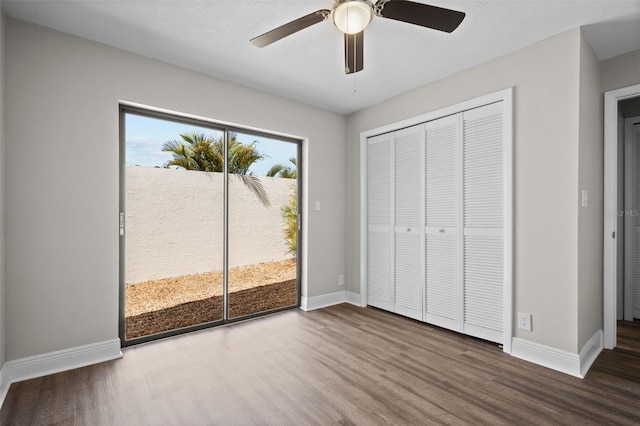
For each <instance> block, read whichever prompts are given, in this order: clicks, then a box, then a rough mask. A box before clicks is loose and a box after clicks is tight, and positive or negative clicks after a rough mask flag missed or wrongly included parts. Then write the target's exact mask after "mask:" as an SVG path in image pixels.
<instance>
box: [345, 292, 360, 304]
mask: <svg viewBox="0 0 640 426" xmlns="http://www.w3.org/2000/svg"><path fill="white" fill-rule="evenodd" d="M345 293H346V297H347V300H346V302H347V303H349V304H351V305H356V306H362V299H361V298H360V295H359V294H358V293H354V292H352V291H345Z"/></svg>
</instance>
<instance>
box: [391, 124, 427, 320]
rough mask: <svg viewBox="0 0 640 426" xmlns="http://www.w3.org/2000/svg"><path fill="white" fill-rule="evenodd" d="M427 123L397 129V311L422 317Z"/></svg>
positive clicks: (395, 163) (395, 204)
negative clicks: (423, 195) (425, 128)
mask: <svg viewBox="0 0 640 426" xmlns="http://www.w3.org/2000/svg"><path fill="white" fill-rule="evenodd" d="M423 141H424V125H419V126H414V127H410V128H407V129H403V130H400V131H397V132H395V156H394V157H395V160H394V175H395V187H394V190H395V192H394V195H395V199H394V201H395V202H394V213H395V214H394V217H395V244H394V259H395V265H394V275H395V300H394V301H395V306H394V312H396V313H399V314H402V315H405V316H408V317H411V318H414V319H418V320H422V310H423V309H422V293H423V288H424V285H423V277H422V216H423V214H422V212H423V208H422V206H423V202H422V194H423V190H422V180H423V160H422V158H423V155H424V154H423V151H422V149H423V148H422V147H423V145H424V142H423Z"/></svg>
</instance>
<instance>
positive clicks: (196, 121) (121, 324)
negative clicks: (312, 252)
mask: <svg viewBox="0 0 640 426" xmlns="http://www.w3.org/2000/svg"><path fill="white" fill-rule="evenodd" d="M118 108H119V112H118V117H119V149H120V152H119V210H118V221H119V233H120V235H119V237H118V238H119V239H118V245H119V273H118V278H119V316H118V335H119V337H120V342H121V346H122V347H126V346H132V345H136V344H139V343H145V342H149V341H152V340H158V339H162V338H165V337H170V336H175V335H179V334H184V333H188V332H192V331H196V330H201V329H205V328H210V327H213V326H218V325H224V324H230V323H234V322H238V321H244V320H247V319H251V318H256V317H260V316H264V315H267V314H273V313H276V312H281V311H285V310H289V309H295V308H299V307H300V303H301V300H302V271H303V268H302V266H303V265H302V262H303V258H304V256H303V254H302V253H303V229H304V228H305V227H304V226H303V225H304V220H305V219H306V218H305V216H304V215H303V210H304V209H303V208H302V207H303V205H304V204H303V202H302V201H303V200H304V198H303V195H304V194H303V173H304V166H305V164H304V161H303V144H304V142H305V139H304V138H300V137H296V136H292V135H286V134H283V133H278V132H269V131H265V130H260V129H255V128H251V127H244V126H240V125H235V124H229V123H223V122H218V121H215V120H211V119H208V118H205V117H199V116H193V115H188V114H183V113H179V112H175V111H169V110H164V109H159V108H154V107H150V106H147V105H141V104H138V103H132V102H124V101H121V102H120V103H119V105H118ZM128 113H129V114H135V115H139V116H143V117H148V118H155V119H160V120H165V121H173V122H177V123H185V124H191V125H194V126H199V127H207V128H210V129H212V130H216V131H220V132H222V133H223V137H224V140H225V144H224V156H225V162H224V170H223V174H224V176H225V179H223V182H224V183H223V318H222V320H219V321H212V322H206V323H202V324H196V325H193V326H188V327H183V328H178V329H175V330H170V331H166V332H161V333H157V334H151V335H147V336H142V337H139V338H134V339H126V330H125V325H126V318H125V289H126V245H125V244H126V223H125V222H124V216H125V213H126V199H125V183H126V182H125V166H126V126H125V122H126V114H128ZM230 133H242V134H243V135H251V136H256V137H264V138H269V139H277V140H279V141H282V142H286V143H293V144H295V145H296V156H297V164H296V173H297V179H296V188H297V197H298V203H297V210H298V211H297V213H298V232H297V254H296V281H297V283H296V292H297V294H296V304H295V305H291V306H283V307H280V308H276V309H270V310H266V311H261V312H257V313H252V314H248V315H243V316H240V317H234V318H229V291H228V290H229V179H228V161H227V160H226V159H227V158H228V152H227V150H228V143H227V142H228V135H229V134H230Z"/></svg>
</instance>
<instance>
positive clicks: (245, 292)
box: [228, 133, 299, 319]
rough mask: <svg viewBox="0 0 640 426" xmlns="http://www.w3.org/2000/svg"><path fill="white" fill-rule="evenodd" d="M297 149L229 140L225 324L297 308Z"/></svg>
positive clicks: (246, 137) (237, 136) (237, 137)
mask: <svg viewBox="0 0 640 426" xmlns="http://www.w3.org/2000/svg"><path fill="white" fill-rule="evenodd" d="M298 146H299V144H297V143H294V142H287V141H283V140H276V139H269V138H266V137H263V136H255V135H251V134H243V133H230V134H229V148H228V158H229V175H228V183H229V192H228V193H229V213H228V235H229V241H228V248H229V255H228V263H229V274H228V289H229V299H228V300H229V302H228V303H229V305H228V309H229V318H230V319H233V318H239V317H244V316H249V315H255V314H258V313H262V312H268V311H272V310H276V309H281V308H285V307H291V306H296V305H297V304H298V292H299V289H298V268H297V252H298V249H297V244H298V207H297V200H298V167H297V165H298V164H299V163H298Z"/></svg>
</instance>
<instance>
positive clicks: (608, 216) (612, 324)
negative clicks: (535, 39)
mask: <svg viewBox="0 0 640 426" xmlns="http://www.w3.org/2000/svg"><path fill="white" fill-rule="evenodd" d="M637 96H640V84H636V85H634V86H629V87H623V88H621V89H616V90H610V91H608V92H605V94H604V227H603V228H604V229H603V231H604V247H603V268H602V270H603V305H604V306H603V319H604V324H603V326H604V327H603V328H604V348H605V349H613V348H615V346H616V329H617V322H616V321H617V315H616V311H617V288H616V282H617V267H616V264H617V257H618V253H617V247H616V245H617V244H616V235H617V233H618V225H617V220H616V219H617V205H618V204H617V203H618V194H617V187H618V182H617V173H618V156H617V150H618V101H621V100H624V99H629V98H634V97H637Z"/></svg>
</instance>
